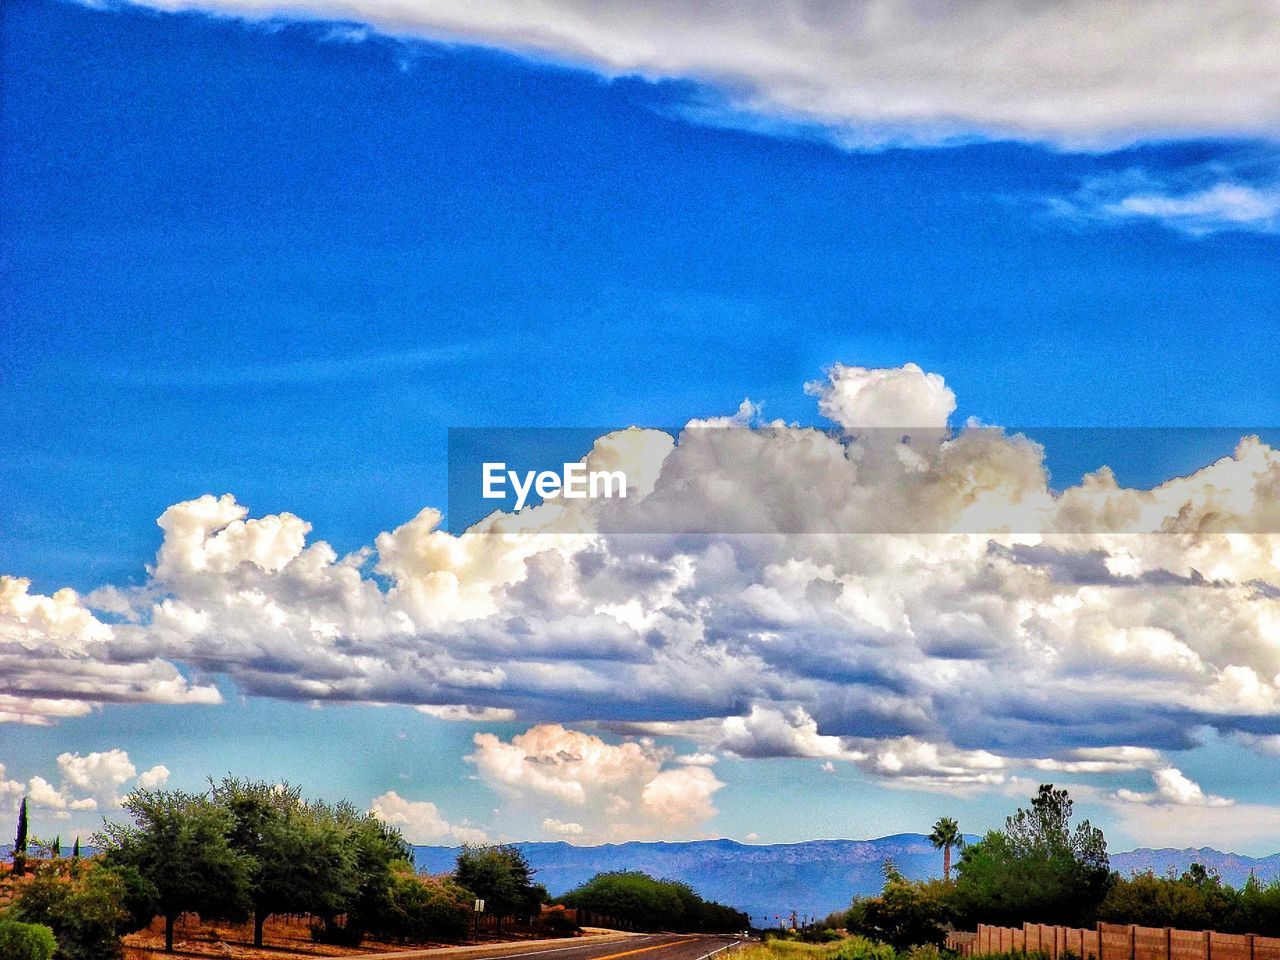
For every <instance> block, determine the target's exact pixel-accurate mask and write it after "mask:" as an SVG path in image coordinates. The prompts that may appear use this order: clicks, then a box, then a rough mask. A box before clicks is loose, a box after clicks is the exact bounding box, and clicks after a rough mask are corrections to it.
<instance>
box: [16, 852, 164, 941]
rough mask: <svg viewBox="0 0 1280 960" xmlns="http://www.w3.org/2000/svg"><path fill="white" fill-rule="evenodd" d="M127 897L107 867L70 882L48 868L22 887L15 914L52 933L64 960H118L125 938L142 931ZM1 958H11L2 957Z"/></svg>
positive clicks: (85, 872) (82, 875) (20, 918)
mask: <svg viewBox="0 0 1280 960" xmlns="http://www.w3.org/2000/svg"><path fill="white" fill-rule="evenodd" d="M126 896H127V891H126V887H125V884H124V882H123V881H122V879H121V878H120V877H119V876H118V875H117V874H116V873H115V872H114V871H112V870H110V869H107V868H105V867H102V866H94V867H91V868H90V869H87V870H85V871H84V872H83V873H82V874H79V875H77V876H72V877H66V876H62V875H61V874H60V873H59V872H58V871H57V870H56V869H55V868H53V867H52V866H45V867H42V868H40V869H38V870H37V871H36V873H35V876H34V877H32V878H31V881H30V882H29V883H27V884H25V885H24V886H23V888H22V891H21V893H20V894H19V895H18V898H17V902H16V903H15V904H14V908H13V913H14V916H15V917H16V918H17V919H18V920H23V921H26V922H28V923H38V924H43V925H45V926H47V927H49V928H50V929H51V930H52V931H53V935H54V937H55V938H56V939H57V942H58V957H59V960H114V958H117V957H119V956H120V937H121V935H122V934H124V933H128V932H130V931H131V930H135V929H138V927H139V926H141V925H142V924H139V923H136V922H135V920H134V918H132V917H130V915H129V912H128V910H127V909H126V907H125V900H126ZM150 919H151V917H150V915H148V916H147V917H146V921H145V922H149V921H150ZM0 956H7V954H4V953H3V951H0Z"/></svg>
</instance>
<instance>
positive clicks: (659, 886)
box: [560, 870, 750, 933]
mask: <svg viewBox="0 0 1280 960" xmlns="http://www.w3.org/2000/svg"><path fill="white" fill-rule="evenodd" d="M560 899H561V900H562V901H563V902H564V903H565V904H567V905H568V906H571V907H577V908H579V909H583V910H589V911H591V912H592V913H600V914H604V915H606V916H610V917H613V918H614V919H615V920H619V921H621V922H623V923H627V924H630V925H632V926H634V927H638V928H639V929H641V930H684V931H705V932H709V933H719V932H725V931H729V930H742V929H744V928H746V927H747V926H749V925H750V918H749V917H747V915H746V914H745V913H741V912H739V911H737V910H734V909H733V908H731V907H726V906H724V905H723V904H719V903H715V902H711V901H707V900H703V899H702V897H700V896H699V895H698V894H697V892H696V891H694V889H693V888H692V887H690V886H689V885H688V884H687V883H679V882H677V881H674V880H655V879H654V878H653V877H651V876H649V875H648V874H644V873H640V872H638V871H628V870H619V871H613V872H610V873H598V874H596V875H595V876H594V877H592V878H591V879H590V880H588V881H587V882H586V883H584V884H583V885H582V886H580V887H578V888H577V889H575V890H571V891H570V892H569V893H567V894H565V895H564V896H563V897H561V898H560Z"/></svg>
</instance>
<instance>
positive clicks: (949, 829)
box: [929, 817, 964, 883]
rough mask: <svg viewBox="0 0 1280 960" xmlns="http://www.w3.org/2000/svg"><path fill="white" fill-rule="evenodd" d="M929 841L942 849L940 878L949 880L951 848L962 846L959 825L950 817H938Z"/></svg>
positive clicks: (962, 840)
mask: <svg viewBox="0 0 1280 960" xmlns="http://www.w3.org/2000/svg"><path fill="white" fill-rule="evenodd" d="M929 842H930V843H932V844H933V845H934V846H935V847H937V848H938V849H939V850H941V851H942V878H943V879H944V880H945V881H946V882H947V883H950V882H951V848H952V847H963V846H964V837H963V836H962V835H961V833H960V826H959V824H957V823H956V822H955V820H954V819H952V818H951V817H939V818H938V822H937V823H935V824H934V825H933V833H931V834H929Z"/></svg>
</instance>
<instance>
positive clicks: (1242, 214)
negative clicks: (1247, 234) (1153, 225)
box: [1104, 183, 1280, 235]
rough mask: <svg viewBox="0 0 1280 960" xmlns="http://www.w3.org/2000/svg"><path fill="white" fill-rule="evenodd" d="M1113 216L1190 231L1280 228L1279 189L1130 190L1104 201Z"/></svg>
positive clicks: (1231, 185)
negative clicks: (1113, 199)
mask: <svg viewBox="0 0 1280 960" xmlns="http://www.w3.org/2000/svg"><path fill="white" fill-rule="evenodd" d="M1104 210H1105V212H1107V213H1109V214H1111V215H1112V216H1115V217H1122V218H1130V219H1138V218H1146V219H1151V220H1158V221H1160V222H1161V223H1164V224H1165V225H1167V226H1170V227H1174V228H1176V229H1178V230H1184V231H1186V232H1187V233H1190V234H1196V235H1200V234H1206V233H1217V232H1220V231H1223V230H1257V231H1261V232H1265V233H1274V232H1275V231H1276V230H1277V229H1280V189H1259V188H1257V187H1251V186H1245V185H1243V184H1238V183H1218V184H1215V185H1213V186H1211V187H1207V188H1206V189H1203V190H1197V191H1195V192H1193V193H1185V194H1181V195H1169V194H1161V193H1134V194H1130V195H1129V196H1127V197H1123V198H1122V199H1120V200H1118V201H1115V202H1114V203H1110V204H1107V205H1106V207H1105V208H1104Z"/></svg>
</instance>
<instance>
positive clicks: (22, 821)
mask: <svg viewBox="0 0 1280 960" xmlns="http://www.w3.org/2000/svg"><path fill="white" fill-rule="evenodd" d="M26 872H27V798H26V797H23V798H22V806H20V807H19V808H18V835H17V836H16V837H14V838H13V875H14V876H15V877H20V876H22V875H23V874H24V873H26Z"/></svg>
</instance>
